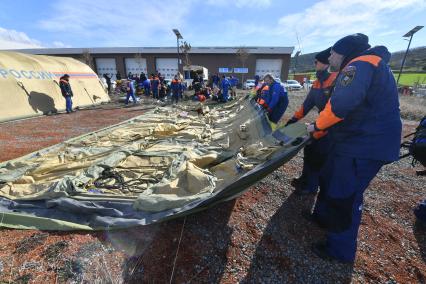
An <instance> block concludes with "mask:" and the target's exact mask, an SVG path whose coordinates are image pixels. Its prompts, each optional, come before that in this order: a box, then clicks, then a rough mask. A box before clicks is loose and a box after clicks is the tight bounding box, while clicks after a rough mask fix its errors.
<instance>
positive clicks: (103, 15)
mask: <svg viewBox="0 0 426 284" xmlns="http://www.w3.org/2000/svg"><path fill="white" fill-rule="evenodd" d="M0 4H1V10H0V49H19V48H37V47H43V48H54V47H126V46H176V37H175V35H174V34H173V32H172V29H173V28H177V29H178V30H179V31H180V32H181V34H182V35H183V37H184V41H187V42H188V43H190V44H191V46H193V47H196V46H238V47H240V46H294V47H295V51H297V50H300V51H301V53H302V54H306V53H311V52H316V51H321V50H323V49H326V48H327V47H329V46H331V45H333V43H334V42H336V41H337V40H338V39H340V38H341V37H343V36H346V35H349V34H353V33H356V32H361V33H364V34H366V35H368V36H369V38H370V44H371V45H373V46H374V45H384V46H386V47H388V49H389V50H390V51H391V52H394V51H400V50H405V49H406V48H407V44H408V42H407V41H406V40H405V39H404V38H402V35H404V34H405V33H406V32H408V31H409V30H411V29H412V28H413V27H415V26H418V25H425V24H426V17H425V15H426V0H386V1H379V0H351V1H345V0H321V1H309V0H298V1H275V0H204V1H200V0H176V1H172V0H165V1H155V0H151V1H135V0H115V1H110V0H102V1H95V0H91V1H86V0H71V1H70V0H55V1H47V0H33V1H25V0H0ZM425 45H426V28H424V29H423V30H420V31H419V32H418V33H417V34H416V35H415V36H414V38H413V41H412V43H411V47H416V46H425Z"/></svg>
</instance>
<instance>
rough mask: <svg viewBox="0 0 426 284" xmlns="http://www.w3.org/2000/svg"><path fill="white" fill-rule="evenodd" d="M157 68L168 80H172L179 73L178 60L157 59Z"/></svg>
mask: <svg viewBox="0 0 426 284" xmlns="http://www.w3.org/2000/svg"><path fill="white" fill-rule="evenodd" d="M155 66H156V68H157V69H156V70H157V71H158V72H160V73H161V75H162V76H164V78H166V79H172V78H173V77H174V76H175V75H176V74H177V72H178V60H177V58H157V59H156V62H155Z"/></svg>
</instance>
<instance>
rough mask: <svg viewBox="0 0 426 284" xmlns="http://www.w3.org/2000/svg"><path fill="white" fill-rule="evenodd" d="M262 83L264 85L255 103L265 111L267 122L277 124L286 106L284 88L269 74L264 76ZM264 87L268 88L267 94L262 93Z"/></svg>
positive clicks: (286, 98)
mask: <svg viewBox="0 0 426 284" xmlns="http://www.w3.org/2000/svg"><path fill="white" fill-rule="evenodd" d="M263 81H264V85H263V86H262V87H261V93H260V97H259V98H258V99H257V103H258V104H259V105H261V106H262V107H263V108H264V109H265V110H266V112H267V114H268V118H269V120H270V121H271V122H273V123H275V124H277V123H278V121H279V120H280V119H281V117H282V116H283V114H284V112H285V110H286V109H287V106H288V96H287V92H286V91H285V89H284V86H283V85H281V84H280V83H279V82H277V81H275V80H274V77H272V75H271V74H266V75H265V76H264V78H263ZM266 86H268V88H267V92H264V89H265V87H266Z"/></svg>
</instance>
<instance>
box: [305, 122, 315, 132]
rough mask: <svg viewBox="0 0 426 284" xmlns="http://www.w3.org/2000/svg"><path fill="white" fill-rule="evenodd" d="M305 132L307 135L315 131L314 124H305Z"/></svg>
mask: <svg viewBox="0 0 426 284" xmlns="http://www.w3.org/2000/svg"><path fill="white" fill-rule="evenodd" d="M306 131H308V133H313V132H314V131H315V124H313V123H306Z"/></svg>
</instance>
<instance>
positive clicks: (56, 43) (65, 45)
mask: <svg viewBox="0 0 426 284" xmlns="http://www.w3.org/2000/svg"><path fill="white" fill-rule="evenodd" d="M52 46H53V47H58V48H67V47H71V45H69V44H65V43H63V42H62V41H54V42H53V44H52Z"/></svg>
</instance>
